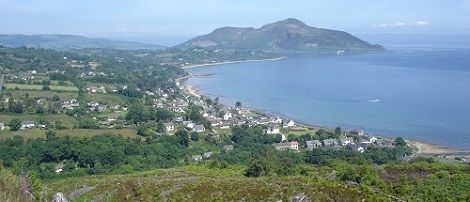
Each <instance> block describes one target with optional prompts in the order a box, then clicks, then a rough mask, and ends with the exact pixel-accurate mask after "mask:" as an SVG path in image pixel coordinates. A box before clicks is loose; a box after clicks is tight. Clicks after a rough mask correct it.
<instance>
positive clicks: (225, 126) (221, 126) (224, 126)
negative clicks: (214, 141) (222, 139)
mask: <svg viewBox="0 0 470 202" xmlns="http://www.w3.org/2000/svg"><path fill="white" fill-rule="evenodd" d="M219 128H220V129H230V124H229V123H226V122H224V123H221V124H219Z"/></svg>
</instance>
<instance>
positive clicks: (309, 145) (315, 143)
mask: <svg viewBox="0 0 470 202" xmlns="http://www.w3.org/2000/svg"><path fill="white" fill-rule="evenodd" d="M305 144H306V145H307V149H315V148H320V147H322V144H321V142H320V140H308V141H305Z"/></svg>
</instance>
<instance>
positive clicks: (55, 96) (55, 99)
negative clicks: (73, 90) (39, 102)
mask: <svg viewBox="0 0 470 202" xmlns="http://www.w3.org/2000/svg"><path fill="white" fill-rule="evenodd" d="M59 100H60V97H59V96H58V95H54V96H52V101H59Z"/></svg>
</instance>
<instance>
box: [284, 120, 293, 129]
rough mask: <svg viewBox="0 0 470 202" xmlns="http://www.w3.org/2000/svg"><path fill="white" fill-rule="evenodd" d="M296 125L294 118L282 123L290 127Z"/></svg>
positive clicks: (285, 126)
mask: <svg viewBox="0 0 470 202" xmlns="http://www.w3.org/2000/svg"><path fill="white" fill-rule="evenodd" d="M294 126H295V123H294V121H293V120H289V121H288V122H284V123H283V124H282V127H283V128H289V127H294Z"/></svg>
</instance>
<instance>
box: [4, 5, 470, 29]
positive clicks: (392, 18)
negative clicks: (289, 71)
mask: <svg viewBox="0 0 470 202" xmlns="http://www.w3.org/2000/svg"><path fill="white" fill-rule="evenodd" d="M289 17H294V18H298V19H300V20H302V21H304V22H306V23H307V24H309V25H311V26H315V27H324V28H332V29H340V30H345V31H349V32H351V33H356V34H365V33H429V34H470V0H381V1H380V0H360V1H356V0H354V1H353V0H350V1H346V0H269V1H268V0H74V1H72V0H0V27H1V29H0V33H22V34H36V33H63V34H79V35H86V36H95V37H119V36H123V37H125V36H175V37H178V36H181V37H185V36H195V35H199V34H203V33H208V32H210V31H212V30H213V29H214V28H217V27H221V26H242V27H248V26H251V27H259V26H261V25H263V24H266V23H269V22H274V21H277V20H282V19H285V18H289Z"/></svg>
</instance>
